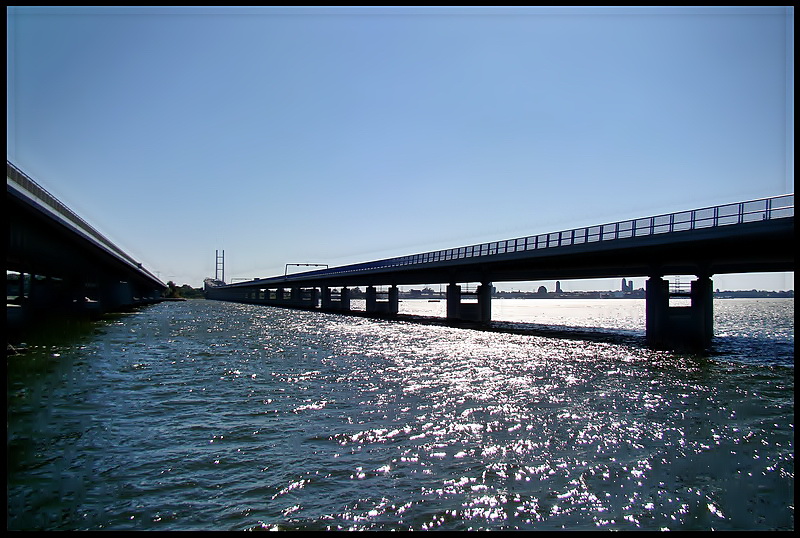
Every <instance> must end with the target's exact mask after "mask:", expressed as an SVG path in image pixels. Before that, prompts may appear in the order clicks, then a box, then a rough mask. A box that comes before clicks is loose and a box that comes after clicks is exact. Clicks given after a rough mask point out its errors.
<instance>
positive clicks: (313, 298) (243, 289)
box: [205, 194, 794, 347]
mask: <svg viewBox="0 0 800 538" xmlns="http://www.w3.org/2000/svg"><path fill="white" fill-rule="evenodd" d="M793 270H794V194H787V195H783V196H777V197H771V198H763V199H758V200H749V201H744V202H738V203H734V204H726V205H719V206H713V207H704V208H700V209H692V210H687V211H680V212H676V213H669V214H663V215H656V216H651V217H644V218H635V219H629V220H623V221H619V222H614V223H609V224H602V225H597V226H588V227H582V228H576V229H571V230H562V231H558V232H552V233H546V234H539V235H533V236H527V237H520V238H516V239H508V240H502V241H493V242H488V243H482V244H478V245H470V246H465V247H458V248H451V249H445V250H437V251H432V252H425V253H420V254H412V255H408V256H400V257H396V258H388V259H383V260H377V261H372V262H366V263H358V264H352V265H345V266H341V267H331V268H326V269H321V270H314V271H306V272H301V273H295V274H291V275H287V274H284V275H281V276H275V277H271V278H259V279H254V280H250V281H246V282H237V283H232V284H225V283H224V282H222V281H220V280H216V279H206V285H205V292H206V297H207V298H209V299H216V300H224V301H236V302H245V303H253V304H264V305H272V306H284V307H292V308H305V309H321V310H325V311H334V312H349V311H350V300H349V287H352V286H366V313H367V314H368V315H369V314H371V315H376V316H393V315H397V312H398V302H399V299H398V297H399V292H398V288H397V286H399V285H416V284H447V319H449V320H469V321H473V322H477V323H483V324H487V323H490V322H491V290H492V283H496V282H513V281H536V280H554V279H561V280H564V279H587V278H609V277H624V278H630V277H642V276H643V277H647V279H648V280H647V285H646V313H647V321H646V325H647V326H646V332H647V340H648V343H649V344H650V345H652V346H654V347H675V346H690V347H707V346H708V344H709V343H710V341H711V338H712V336H713V304H712V303H713V301H712V297H713V290H712V281H711V277H712V276H713V275H714V274H726V273H749V272H779V271H793ZM667 275H695V276H696V277H697V279H696V280H694V281H692V282H691V289H690V290H689V291H686V292H681V293H680V295H682V296H684V297H688V298H689V299H691V300H690V305H689V306H672V305H670V297H674V296H675V295H676V293H675V292H671V291H670V289H669V285H668V281H667V280H665V278H664V277H665V276H667ZM464 283H476V284H479V285H478V286H477V289H476V291H474V292H471V293H467V292H464V291H462V287H461V285H460V284H464ZM376 286H388V288H389V289H388V291H387V292H383V293H379V292H378V291H377V288H376ZM466 296H470V297H471V298H472V300H469V301H463V300H462V299H463V298H464V297H466ZM474 299H477V301H476V300H474Z"/></svg>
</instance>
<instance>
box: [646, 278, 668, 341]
mask: <svg viewBox="0 0 800 538" xmlns="http://www.w3.org/2000/svg"><path fill="white" fill-rule="evenodd" d="M668 310H669V282H667V281H666V280H664V279H663V278H661V277H657V276H653V277H650V278H648V279H647V283H646V284H645V331H646V338H647V344H648V345H651V346H656V347H658V346H661V345H663V343H664V340H665V335H666V328H667V325H668V318H669V316H668Z"/></svg>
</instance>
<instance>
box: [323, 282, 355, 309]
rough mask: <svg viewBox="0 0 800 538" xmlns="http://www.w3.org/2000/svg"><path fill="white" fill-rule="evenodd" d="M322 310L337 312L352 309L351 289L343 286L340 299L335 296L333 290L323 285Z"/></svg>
mask: <svg viewBox="0 0 800 538" xmlns="http://www.w3.org/2000/svg"><path fill="white" fill-rule="evenodd" d="M322 310H335V311H337V312H349V311H350V290H349V289H348V288H346V287H345V288H342V290H341V291H340V292H339V299H338V300H336V299H334V298H333V291H332V290H331V288H329V287H327V286H323V287H322Z"/></svg>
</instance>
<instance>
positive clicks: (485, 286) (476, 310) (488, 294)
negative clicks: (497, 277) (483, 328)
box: [447, 282, 492, 323]
mask: <svg viewBox="0 0 800 538" xmlns="http://www.w3.org/2000/svg"><path fill="white" fill-rule="evenodd" d="M464 295H466V293H464V292H462V291H461V286H459V285H457V284H450V285H448V286H447V319H452V320H463V321H477V322H478V323H489V322H490V321H492V284H491V283H490V282H484V283H482V284H481V285H480V286H478V289H477V290H476V291H475V293H474V294H470V295H475V296H476V297H477V299H478V302H477V303H462V302H461V298H462V297H463V296H464Z"/></svg>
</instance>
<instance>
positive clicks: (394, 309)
mask: <svg viewBox="0 0 800 538" xmlns="http://www.w3.org/2000/svg"><path fill="white" fill-rule="evenodd" d="M388 296H389V297H388V300H387V301H379V300H378V291H377V289H376V288H375V286H368V287H367V292H366V299H367V308H366V311H367V313H368V314H385V315H389V316H394V315H396V314H397V313H398V312H399V311H400V291H399V290H398V288H397V286H392V287H390V288H389V293H388Z"/></svg>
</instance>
